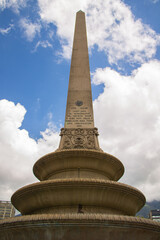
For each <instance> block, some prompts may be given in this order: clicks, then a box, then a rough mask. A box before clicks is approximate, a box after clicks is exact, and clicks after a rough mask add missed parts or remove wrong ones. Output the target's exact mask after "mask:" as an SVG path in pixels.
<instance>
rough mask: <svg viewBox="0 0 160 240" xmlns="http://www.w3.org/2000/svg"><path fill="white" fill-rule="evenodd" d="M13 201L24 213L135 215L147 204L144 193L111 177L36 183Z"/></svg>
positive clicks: (23, 189)
mask: <svg viewBox="0 0 160 240" xmlns="http://www.w3.org/2000/svg"><path fill="white" fill-rule="evenodd" d="M11 200H12V203H13V205H14V206H15V207H16V208H17V209H18V210H19V211H20V212H21V213H22V215H27V214H35V213H36V214H42V213H47V214H48V213H65V212H66V213H67V212H68V213H77V212H79V211H82V212H83V213H107V214H121V215H132V216H134V215H135V214H136V213H137V212H138V211H139V210H140V209H141V208H142V207H143V205H144V204H145V197H144V195H143V194H142V193H141V192H140V191H138V190H137V189H135V188H133V187H130V186H128V185H126V184H122V183H119V182H114V181H110V180H99V179H97V180H95V179H79V178H72V179H59V180H58V179H57V180H55V179H54V180H48V181H42V182H38V183H34V184H31V185H28V186H25V187H23V188H21V189H19V190H18V191H16V192H15V193H14V194H13V196H12V198H11Z"/></svg>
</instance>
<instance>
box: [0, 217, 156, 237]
mask: <svg viewBox="0 0 160 240" xmlns="http://www.w3.org/2000/svg"><path fill="white" fill-rule="evenodd" d="M0 239H1V240H84V239H87V240H159V239H160V224H158V223H156V222H154V221H151V220H147V219H142V218H135V217H124V216H112V215H108V216H106V215H104V214H102V215H100V214H98V215H96V214H93V215H85V214H69V215H63V214H62V215H61V216H59V215H58V214H57V215H32V216H24V217H17V218H12V219H9V220H8V221H3V222H2V223H0Z"/></svg>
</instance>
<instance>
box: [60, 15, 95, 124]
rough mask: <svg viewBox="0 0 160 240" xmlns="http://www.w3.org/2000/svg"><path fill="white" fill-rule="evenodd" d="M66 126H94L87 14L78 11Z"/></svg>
mask: <svg viewBox="0 0 160 240" xmlns="http://www.w3.org/2000/svg"><path fill="white" fill-rule="evenodd" d="M64 127H65V128H94V121H93V107H92V92H91V80H90V68H89V56H88V44H87V34H86V23H85V14H84V12H82V11H79V12H78V13H77V18H76V25H75V34H74V42H73V49H72V60H71V69H70V78H69V88H68V98H67V107H66V118H65V126H64Z"/></svg>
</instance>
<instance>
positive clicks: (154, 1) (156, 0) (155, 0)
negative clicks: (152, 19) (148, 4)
mask: <svg viewBox="0 0 160 240" xmlns="http://www.w3.org/2000/svg"><path fill="white" fill-rule="evenodd" d="M151 1H152V2H153V3H157V2H159V0H151Z"/></svg>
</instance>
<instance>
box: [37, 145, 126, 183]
mask: <svg viewBox="0 0 160 240" xmlns="http://www.w3.org/2000/svg"><path fill="white" fill-rule="evenodd" d="M33 172H34V174H35V176H36V177H37V178H38V179H39V180H41V181H43V180H47V179H58V178H76V177H80V178H83V177H84V178H96V179H97V178H98V179H104V180H107V179H109V180H113V181H117V180H119V179H120V178H121V177H122V175H123V173H124V166H123V164H122V163H121V162H120V160H118V159H117V158H116V157H114V156H112V155H110V154H107V153H104V152H100V151H96V150H82V149H78V150H77V149H76V150H64V151H56V152H53V153H50V154H47V155H45V156H43V157H42V158H40V159H39V160H38V161H37V162H36V163H35V164H34V167H33Z"/></svg>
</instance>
